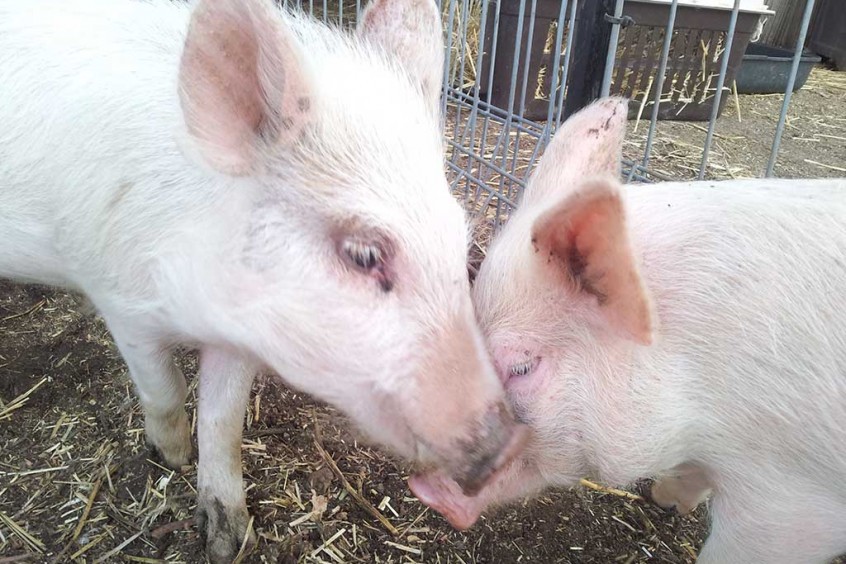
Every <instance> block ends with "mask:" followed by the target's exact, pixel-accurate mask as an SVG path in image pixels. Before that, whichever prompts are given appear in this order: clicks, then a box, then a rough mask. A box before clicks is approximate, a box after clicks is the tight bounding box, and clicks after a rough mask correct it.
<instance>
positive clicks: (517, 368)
mask: <svg viewBox="0 0 846 564" xmlns="http://www.w3.org/2000/svg"><path fill="white" fill-rule="evenodd" d="M537 363H538V359H536V358H533V359H531V360H527V361H525V362H521V363H520V364H513V365H512V366H511V368H510V369H509V371H508V372H509V374H510V375H511V376H518V377H519V376H527V375H529V374H531V372H532V370H534V369H535V366H536V365H537Z"/></svg>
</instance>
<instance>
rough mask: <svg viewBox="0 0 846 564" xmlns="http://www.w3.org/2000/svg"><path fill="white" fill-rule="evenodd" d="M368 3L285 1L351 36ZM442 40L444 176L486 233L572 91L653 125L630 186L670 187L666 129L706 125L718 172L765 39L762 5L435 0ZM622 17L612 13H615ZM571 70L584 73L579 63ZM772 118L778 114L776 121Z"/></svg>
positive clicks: (630, 159)
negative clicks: (661, 131) (721, 139)
mask: <svg viewBox="0 0 846 564" xmlns="http://www.w3.org/2000/svg"><path fill="white" fill-rule="evenodd" d="M800 1H804V9H803V11H802V22H801V24H800V26H799V27H800V30H799V34H798V39H797V41H796V49H797V50H796V56H795V57H794V59H793V64H792V67H791V72H790V81H789V82H790V84H789V86H788V88H787V89H786V93H785V96H784V103H783V104H782V108H781V115H780V116H779V117H778V123H777V125H776V127H775V130H774V131H773V140H772V151H771V154H770V157H769V160H768V163H767V166H766V169H763V168H762V169H761V171H760V173H761V174H762V175H763V174H767V175H772V174H773V173H774V167H775V163H776V157H777V155H778V149H779V145H780V141H781V136H782V134H783V131H784V127H785V122H786V112H787V108H788V105H789V103H790V96H791V94H792V88H793V83H794V81H795V76H796V72H797V68H798V63H799V57H800V56H801V54H802V49H801V46H802V45H803V44H804V39H805V34H806V33H807V29H808V24H809V21H810V16H811V13H812V10H813V6H814V0H800ZM363 2H366V0H341V1H340V2H339V0H279V3H280V4H284V5H286V6H288V7H291V8H298V9H301V10H303V11H305V12H307V13H310V14H312V15H313V16H314V17H316V18H318V19H321V20H323V21H326V22H332V23H339V22H340V23H341V24H342V25H344V26H354V25H355V22H356V19H357V16H358V14H359V13H360V11H361V9H362V8H363V5H362V3H363ZM437 2H438V6H439V9H440V10H441V13H442V17H443V24H444V30H445V37H444V40H445V66H444V77H443V96H442V106H441V110H442V114H443V115H442V119H443V130H444V137H445V145H446V149H447V152H446V157H445V167H446V171H447V174H448V177H449V179H450V185H451V187H452V190H453V192H454V193H455V194H456V195H457V196H458V197H460V198H462V199H463V200H464V203H465V205H466V206H467V208H468V209H469V210H471V211H472V212H475V213H476V214H477V215H478V217H479V218H480V219H481V220H482V221H480V226H481V227H482V228H485V229H488V228H490V229H496V228H497V227H498V226H499V225H500V224H501V223H502V222H503V221H504V220H505V219H507V217H508V215H509V213H510V212H511V211H512V210H513V209H514V207H515V206H516V205H518V204H519V201H520V197H521V194H522V190H523V188H524V187H525V182H526V179H527V177H528V175H529V173H530V172H531V170H532V169H533V167H534V165H535V163H536V161H537V159H538V158H539V156H540V155H541V154H542V153H543V149H544V146H545V145H546V143H547V142H548V141H549V139H550V137H551V136H552V134H553V133H554V131H555V129H556V127H557V126H558V125H560V123H561V121H562V118H563V117H565V115H566V113H567V112H566V111H565V107H566V108H569V109H570V111H572V110H573V109H576V108H573V107H572V106H573V105H572V104H568V102H570V101H571V100H569V98H570V97H571V96H572V95H573V91H574V90H575V91H578V92H583V91H585V89H586V88H587V89H588V90H590V88H594V90H592V92H594V95H593V96H592V97H593V98H595V97H597V96H599V95H600V94H601V95H607V94H616V95H623V96H626V97H628V98H630V100H631V103H630V108H629V117H630V119H632V120H634V121H635V122H636V123H639V122H641V121H644V122H646V120H648V122H647V130H646V139H645V142H644V143H643V144H642V147H641V148H640V153H639V154H637V153H636V152H633V151H631V150H629V151H627V157H626V158H624V159H623V179H624V180H626V181H661V180H672V179H673V178H674V176H673V175H672V174H666V173H660V172H658V171H656V170H653V169H652V168H651V167H650V159H651V157H652V156H653V150H654V141H655V139H656V138H657V130H658V121H659V120H664V119H670V120H678V119H684V120H696V121H702V122H706V121H707V127H701V129H702V131H703V132H705V136H704V139H703V141H702V142H701V148H700V149H699V150H700V151H701V152H700V161H699V167H698V169H697V170H695V171H693V177H698V178H703V177H705V176H706V173H707V171H708V167H709V151H710V149H711V145H712V143H713V141H714V137H715V135H718V134H716V133H715V129H716V123H717V118H718V116H719V115H720V112H721V110H722V108H723V107H724V106H725V105H726V100H727V99H728V97H729V96H728V94H730V93H731V92H730V86H731V84H732V83H733V78H734V75H735V73H736V72H737V70H738V67H739V64H740V60H741V58H742V56H743V53H744V51H745V50H746V46H747V45H748V44H749V43H750V41H754V40H755V36H756V35H760V31H761V24H762V22H763V21H764V20H765V16H766V15H767V14H771V12H767V11H766V10H765V9H763V10H762V9H758V7H757V6H756V7H755V9H750V8H749V4H748V3H753V4H754V3H756V2H757V3H758V4H760V7H763V8H765V7H764V6H763V4H762V3H761V0H709V1H708V2H699V3H698V4H697V5H696V6H694V5H692V4H691V2H690V0H681V1H680V0H437ZM597 7H600V8H602V10H603V12H604V13H602V14H601V15H602V17H603V19H602V20H600V23H601V25H605V26H610V41H609V42H608V44H607V47H606V46H602V47H605V54H604V55H603V57H604V61H605V64H604V69H600V70H601V71H603V72H600V75H599V76H600V78H602V77H603V76H604V80H601V89H599V88H595V86H596V85H594V84H590V85H587V86H586V82H589V81H591V80H595V76H594V77H589V76H585V75H582V74H578V73H577V74H576V75H575V76H572V75H573V74H574V73H573V70H574V69H576V68H578V69H581V70H582V71H583V70H584V69H585V68H586V67H585V65H584V64H581V65H579V64H578V63H584V61H583V58H584V57H586V56H587V55H588V54H586V53H584V52H579V51H578V49H580V48H581V49H584V45H585V41H584V38H585V37H588V36H590V35H591V34H593V33H595V32H596V30H594V29H584V28H580V24H582V25H584V23H583V22H584V21H585V19H584V18H583V16H584V12H585V11H586V10H594V11H595V10H596V9H597ZM612 7H613V9H612ZM574 61H576V63H575V64H574ZM773 118H774V119H775V116H773Z"/></svg>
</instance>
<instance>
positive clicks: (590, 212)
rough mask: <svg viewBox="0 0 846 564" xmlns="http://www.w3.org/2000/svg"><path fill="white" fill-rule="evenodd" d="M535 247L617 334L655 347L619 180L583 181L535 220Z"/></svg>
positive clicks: (649, 311) (651, 320) (647, 301)
mask: <svg viewBox="0 0 846 564" xmlns="http://www.w3.org/2000/svg"><path fill="white" fill-rule="evenodd" d="M532 243H533V244H534V245H535V249H536V250H537V251H538V253H543V256H544V257H545V258H548V261H547V262H548V263H549V264H550V265H554V266H556V267H558V268H560V269H561V271H562V273H563V274H564V276H565V277H566V280H567V281H568V283H569V284H572V285H573V287H574V288H575V289H576V290H577V291H578V292H580V293H581V294H582V295H584V296H585V298H588V299H591V300H594V302H595V303H596V305H597V307H598V308H599V312H600V314H601V315H602V317H603V318H604V319H605V321H606V322H607V323H608V325H609V326H610V327H611V328H612V329H613V330H614V331H615V332H618V333H620V334H622V335H624V336H626V337H628V338H630V339H632V340H634V341H636V342H638V343H640V344H643V345H649V344H651V343H652V331H653V325H654V321H653V318H652V308H651V304H650V300H649V296H648V295H647V292H646V288H645V287H644V283H643V280H642V279H641V277H640V273H639V272H638V268H637V265H636V260H635V257H634V254H633V252H632V249H631V245H630V244H629V237H628V231H627V229H626V220H625V213H624V210H623V202H622V200H621V197H620V185H619V183H618V182H617V181H616V180H614V179H612V178H610V177H596V178H593V179H590V180H587V181H585V182H583V183H582V184H581V185H580V186H579V187H578V189H576V190H575V191H574V192H573V193H571V194H569V195H568V196H566V197H565V198H564V199H563V200H562V201H561V202H560V203H559V204H558V205H555V206H553V207H552V208H551V209H549V210H548V211H547V212H546V213H544V214H542V215H541V216H540V217H539V218H538V219H537V220H536V221H535V224H534V226H533V228H532Z"/></svg>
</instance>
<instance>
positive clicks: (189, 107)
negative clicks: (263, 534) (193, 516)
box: [0, 0, 520, 562]
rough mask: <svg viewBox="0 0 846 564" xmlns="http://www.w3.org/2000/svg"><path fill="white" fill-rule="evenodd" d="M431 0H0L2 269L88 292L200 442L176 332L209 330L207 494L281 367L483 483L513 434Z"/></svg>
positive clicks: (511, 445)
mask: <svg viewBox="0 0 846 564" xmlns="http://www.w3.org/2000/svg"><path fill="white" fill-rule="evenodd" d="M442 70H443V38H442V28H441V23H440V17H439V13H438V10H437V7H436V5H435V4H434V2H433V1H432V0H373V2H372V3H371V4H370V5H369V6H368V9H367V10H366V11H365V13H364V14H363V15H362V17H361V19H360V25H359V28H358V30H356V31H355V32H345V31H341V30H340V29H336V28H330V27H327V26H324V25H322V24H318V23H316V22H314V21H312V20H309V19H308V18H306V17H304V16H302V15H296V14H290V13H285V12H283V11H281V10H280V9H278V8H277V7H275V6H274V5H273V4H272V3H271V2H270V1H269V0H200V1H199V2H197V3H193V4H191V5H188V4H184V3H181V2H171V1H170V0H148V1H132V0H26V1H20V0H0V276H3V277H6V278H11V279H13V280H18V281H23V282H39V283H46V284H52V285H57V286H63V287H66V288H70V289H73V290H77V291H80V292H82V293H84V294H85V295H86V296H87V297H88V298H89V299H90V301H91V302H92V303H93V304H94V305H95V306H96V308H97V309H98V311H99V312H100V313H101V314H102V316H103V318H104V319H105V321H106V323H107V325H108V327H109V329H110V331H111V333H112V335H113V336H114V339H115V342H116V343H117V345H118V348H119V349H120V351H121V354H122V355H123V357H124V359H125V360H126V362H127V364H128V366H129V371H130V375H131V377H132V380H133V381H134V383H135V386H136V388H137V391H138V394H139V396H140V399H141V403H142V405H143V408H144V411H145V414H146V432H147V439H148V441H149V442H150V443H152V445H153V446H154V447H155V448H156V449H158V451H159V452H160V453H161V455H162V457H163V458H164V460H165V461H166V462H167V463H168V464H169V465H171V466H173V467H179V466H181V465H183V464H186V463H187V462H188V461H189V457H190V455H191V451H192V447H191V437H190V427H189V421H188V419H187V417H186V413H185V410H184V401H185V396H186V383H185V379H184V377H183V375H182V374H181V373H180V371H179V370H178V369H177V368H176V366H175V365H174V363H173V359H172V355H171V350H172V348H173V346H174V345H177V344H189V345H195V346H197V347H198V348H199V349H200V357H201V362H200V376H199V378H200V383H199V416H198V447H199V467H198V481H199V499H198V506H199V514H200V516H201V518H202V519H201V523H202V530H203V532H204V533H205V534H206V535H207V545H208V546H207V548H208V550H209V554H210V556H211V557H212V560H214V561H220V562H222V561H228V560H231V557H232V556H233V554H234V553H235V552H236V551H237V550H238V547H239V545H240V544H241V541H242V538H244V535H245V531H246V527H247V523H248V513H247V506H246V503H245V494H244V488H243V485H242V474H241V463H240V442H241V441H240V439H241V429H242V425H243V418H244V410H245V406H246V402H247V398H248V394H249V390H250V384H251V381H252V379H253V376H254V374H255V373H256V371H258V370H260V369H263V368H265V367H266V368H269V369H271V370H273V371H274V372H276V373H278V374H279V375H281V377H282V378H283V379H284V381H285V382H287V383H288V384H289V385H291V386H293V387H294V388H297V389H299V390H302V391H305V392H308V393H310V394H312V395H313V396H314V397H316V398H318V399H320V400H323V401H326V402H328V403H330V404H332V405H334V406H336V407H338V408H339V409H341V410H342V411H343V412H345V413H346V414H348V415H349V416H350V417H351V418H352V419H353V420H354V421H356V422H357V423H358V424H359V425H360V427H361V428H362V429H363V430H364V431H365V432H366V433H368V434H369V435H370V436H371V437H372V439H373V440H374V441H375V442H378V443H380V444H383V445H385V446H387V447H388V448H389V449H391V450H392V451H394V452H395V453H397V454H398V455H400V456H402V457H404V458H406V459H412V460H416V461H420V462H425V463H431V464H435V465H439V466H441V467H443V468H446V470H447V471H448V473H449V474H451V475H452V476H453V477H454V478H456V479H457V480H458V481H459V482H461V483H462V484H463V485H464V486H465V487H467V488H468V491H472V490H474V489H475V488H478V487H480V485H481V484H482V483H483V482H484V480H485V479H486V477H488V476H489V475H490V474H491V472H492V471H493V470H495V469H496V468H497V466H498V465H501V464H502V463H504V461H505V460H506V459H507V458H508V456H509V455H510V454H511V453H513V452H514V450H515V449H516V448H517V447H518V446H519V436H520V431H519V427H518V426H517V425H516V424H515V423H514V420H513V417H512V415H511V412H510V408H509V407H508V404H507V403H506V401H505V396H504V392H503V388H502V384H501V383H500V381H499V379H498V378H497V376H496V373H495V371H494V369H493V366H492V364H491V362H490V360H489V357H488V356H487V351H486V349H485V347H484V342H483V339H482V336H481V332H480V331H479V329H478V326H477V325H476V322H475V319H474V314H473V308H472V303H471V299H470V291H469V290H470V288H469V282H468V280H467V275H466V252H467V243H468V229H467V226H466V221H465V217H464V214H463V212H462V210H461V208H460V206H459V205H458V204H457V202H456V201H455V200H454V199H453V198H452V197H451V196H450V193H449V190H448V186H447V182H446V179H445V177H444V174H443V146H442V137H441V134H440V131H439V124H438V115H437V111H436V108H437V106H438V104H437V100H438V95H439V85H440V83H441V75H442Z"/></svg>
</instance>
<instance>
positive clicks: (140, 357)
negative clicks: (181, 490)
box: [107, 318, 192, 469]
mask: <svg viewBox="0 0 846 564" xmlns="http://www.w3.org/2000/svg"><path fill="white" fill-rule="evenodd" d="M107 323H108V325H109V329H110V330H111V333H112V336H113V337H114V339H115V343H116V344H117V346H118V349H119V350H120V352H121V355H122V356H123V358H124V360H125V361H126V364H127V365H128V366H129V374H130V377H131V378H132V381H133V382H134V383H135V388H136V390H137V392H138V396H139V398H140V400H141V405H142V407H143V408H144V428H145V431H146V433H147V442H148V443H149V444H150V445H151V446H152V447H153V448H154V449H155V450H156V451H157V452H158V453H159V455H160V456H161V458H162V459H163V460H164V462H165V463H166V464H167V465H168V466H170V467H171V468H174V469H179V468H180V467H181V466H183V465H185V464H188V463H189V462H190V460H191V451H192V447H191V425H190V424H189V422H188V416H187V415H186V413H185V397H186V395H187V394H188V386H187V384H186V383H185V376H183V374H182V371H180V370H179V368H178V367H177V366H176V364H175V363H174V361H173V355H172V353H171V351H170V349H169V348H168V347H166V346H164V345H162V344H161V343H160V342H158V341H157V340H156V339H150V338H149V337H148V336H143V335H137V334H134V332H133V331H131V330H127V329H125V328H124V327H123V325H122V324H120V323H114V322H109V320H108V318H107Z"/></svg>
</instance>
